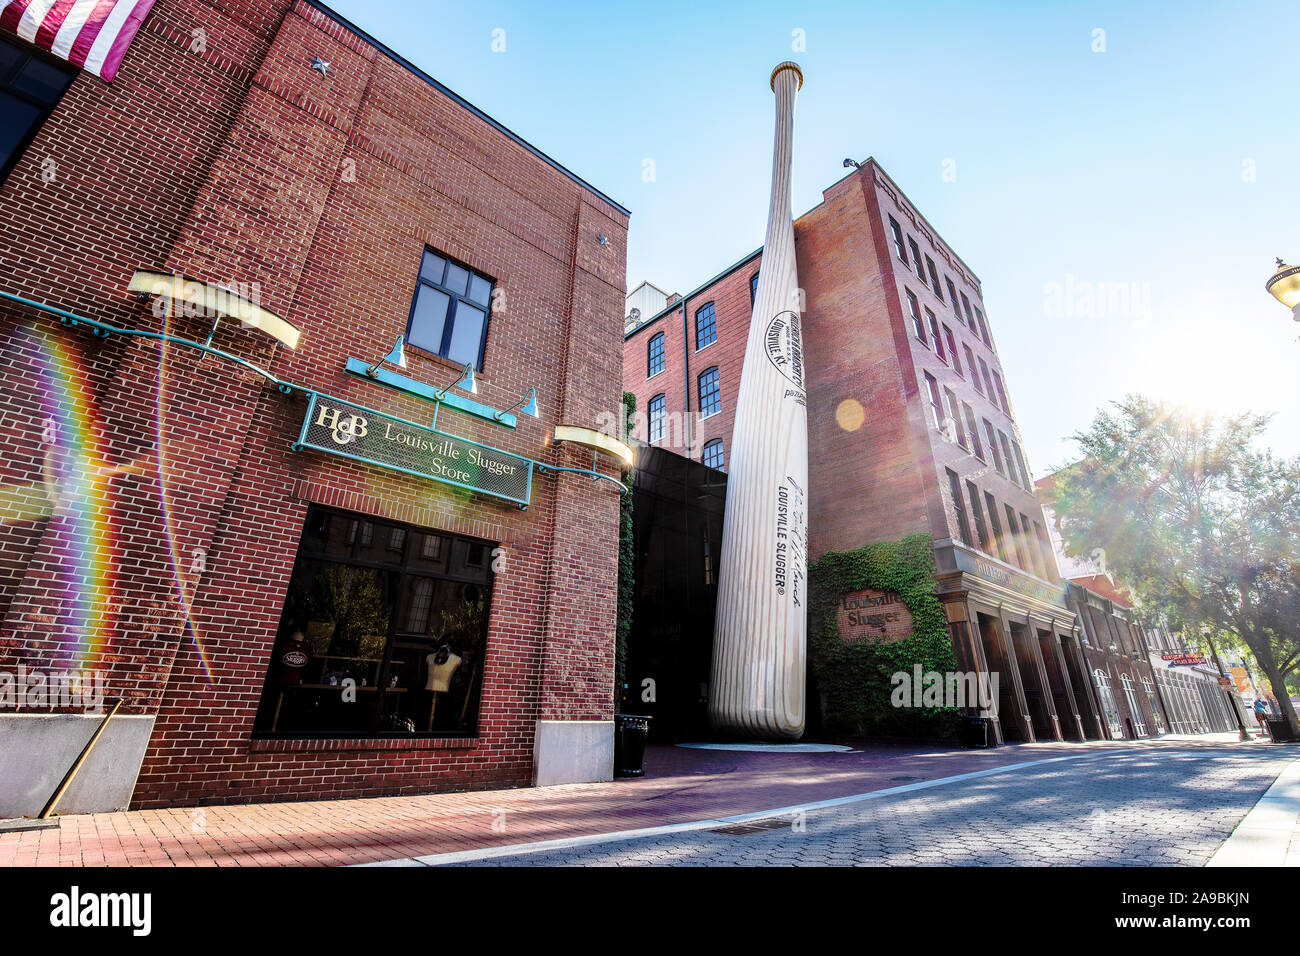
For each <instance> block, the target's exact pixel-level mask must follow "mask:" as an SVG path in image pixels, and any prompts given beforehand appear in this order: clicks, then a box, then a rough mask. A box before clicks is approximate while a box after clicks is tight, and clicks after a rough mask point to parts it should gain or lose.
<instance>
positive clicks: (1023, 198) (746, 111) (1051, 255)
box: [333, 0, 1300, 475]
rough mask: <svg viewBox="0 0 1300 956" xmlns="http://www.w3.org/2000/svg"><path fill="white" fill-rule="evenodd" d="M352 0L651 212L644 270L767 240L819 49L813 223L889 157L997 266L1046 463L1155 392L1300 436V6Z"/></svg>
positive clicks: (677, 283) (431, 66)
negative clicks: (784, 161) (791, 130)
mask: <svg viewBox="0 0 1300 956" xmlns="http://www.w3.org/2000/svg"><path fill="white" fill-rule="evenodd" d="M333 7H334V9H336V10H337V11H338V12H339V13H340V14H342V15H343V16H345V17H347V18H349V19H351V20H352V21H353V22H355V23H356V24H357V25H358V26H360V27H361V28H363V29H365V30H367V31H368V32H370V33H371V34H373V35H374V36H375V37H376V38H377V39H379V40H380V41H382V42H385V43H387V44H388V45H389V46H390V47H392V48H393V49H394V50H396V51H397V52H398V53H400V54H402V55H403V56H405V57H406V58H407V59H409V60H411V61H412V62H414V63H416V64H417V65H419V66H421V67H422V68H424V69H425V70H426V71H428V72H429V73H430V74H432V75H433V76H435V77H437V78H438V79H439V80H440V81H442V82H443V83H445V84H446V85H447V86H449V87H451V88H452V89H453V90H455V91H456V92H458V93H460V94H461V95H462V96H464V97H465V98H466V99H468V100H469V101H470V102H472V103H474V104H475V105H476V106H478V107H479V108H481V109H483V110H485V111H486V112H487V113H489V114H491V115H492V116H494V117H495V118H496V119H498V120H499V121H500V122H502V123H504V124H505V125H506V126H508V127H510V128H511V129H513V130H514V131H515V132H517V133H518V134H519V135H521V136H523V137H524V138H525V139H527V140H529V141H530V142H532V143H533V144H534V145H536V146H537V147H538V148H539V149H541V150H543V151H544V152H546V153H548V154H549V155H551V156H552V157H554V158H555V159H556V160H557V161H558V162H560V163H562V164H563V165H565V166H567V167H569V168H570V169H572V170H573V171H574V172H576V173H577V174H578V175H580V176H582V177H583V178H585V179H586V180H588V181H589V182H590V183H592V184H593V185H594V186H596V187H597V188H598V189H600V190H602V191H604V192H605V193H607V194H608V195H610V196H611V197H613V198H614V199H615V200H617V201H619V202H621V203H622V204H623V205H624V206H626V207H627V208H629V209H630V210H631V211H632V219H631V232H630V236H629V250H628V280H629V282H630V284H632V285H635V284H636V283H638V282H640V280H641V279H650V280H651V281H653V282H655V283H656V284H657V285H659V286H661V287H663V288H665V289H668V290H670V291H683V292H684V291H687V290H689V289H691V288H694V287H695V286H696V285H698V284H700V283H701V282H703V281H704V280H705V279H707V278H709V277H710V276H712V275H713V274H714V273H716V272H718V271H720V270H721V269H723V268H725V267H726V266H728V265H730V264H731V263H732V262H733V261H735V260H736V259H738V258H740V257H741V256H743V255H745V254H746V253H748V252H750V251H752V250H753V249H755V248H757V247H758V246H759V245H760V244H761V242H762V236H763V226H764V217H765V214H766V209H767V192H768V185H769V176H770V163H771V135H772V129H771V127H772V98H771V93H770V91H769V89H768V86H767V77H768V73H769V71H770V70H771V67H772V66H773V65H775V64H776V63H777V62H779V61H781V60H783V59H795V60H797V61H798V62H799V63H800V65H801V66H802V67H803V68H804V73H805V77H806V81H805V84H804V87H803V91H802V92H801V94H800V97H799V103H798V108H797V115H796V122H795V153H794V167H795V174H794V208H795V211H796V213H801V212H803V211H805V210H806V209H808V208H810V207H811V206H813V205H815V204H816V203H818V202H819V201H820V199H821V191H822V190H823V189H825V188H826V187H828V186H829V185H830V184H831V183H832V182H834V181H835V180H836V179H838V178H839V177H840V176H841V175H842V174H843V172H844V170H843V168H842V167H841V161H842V160H843V159H844V157H846V156H851V157H854V158H855V159H859V160H861V159H864V158H866V157H867V156H869V155H874V156H875V157H876V158H877V159H878V160H880V162H881V163H882V165H883V166H884V167H885V168H886V169H887V170H888V171H889V172H890V174H891V175H892V176H893V177H894V178H895V179H896V180H897V181H898V183H899V184H900V185H901V186H902V188H903V189H904V191H905V192H906V193H907V194H908V196H909V198H910V199H911V200H912V201H913V202H914V203H915V204H916V206H917V207H918V208H919V209H920V211H921V212H922V213H923V214H924V215H925V216H926V217H927V218H928V219H929V220H930V222H931V223H932V224H933V225H934V226H935V228H936V229H938V231H939V233H940V234H941V235H942V236H943V237H944V238H945V239H946V240H947V241H948V242H949V243H950V244H951V245H952V246H953V248H954V249H956V250H957V252H958V254H959V255H961V256H962V258H963V259H964V260H965V261H966V262H967V263H968V264H969V265H970V267H971V268H972V269H973V270H974V271H975V272H976V274H977V275H978V276H979V277H980V279H981V280H982V282H983V288H984V297H985V303H986V305H987V309H988V316H989V319H990V320H991V322H992V331H993V334H994V337H995V338H996V340H997V344H998V347H999V353H1000V356H1001V359H1002V363H1003V366H1004V368H1005V371H1006V378H1007V384H1008V386H1009V390H1010V392H1011V401H1012V404H1013V406H1014V407H1015V411H1016V416H1017V419H1018V421H1019V423H1020V427H1021V430H1022V432H1023V435H1024V438H1025V445H1026V450H1027V451H1028V453H1029V455H1030V464H1031V468H1032V469H1033V471H1034V473H1035V474H1036V475H1041V474H1043V473H1044V472H1046V471H1047V470H1048V469H1049V468H1050V467H1052V466H1055V465H1060V464H1064V463H1066V462H1067V461H1069V460H1070V459H1071V458H1072V457H1073V448H1072V446H1071V445H1070V444H1069V443H1068V441H1067V440H1066V439H1067V438H1068V436H1069V435H1070V434H1071V433H1072V432H1074V431H1076V430H1078V429H1080V428H1083V427H1084V426H1086V424H1087V423H1088V422H1089V421H1090V420H1091V418H1092V415H1093V413H1094V411H1095V410H1096V408H1097V407H1099V406H1101V405H1103V404H1105V403H1106V402H1108V401H1110V400H1112V399H1115V398H1118V397H1120V396H1121V395H1123V394H1124V393H1126V392H1130V391H1141V392H1145V393H1147V394H1150V395H1152V396H1155V397H1160V398H1166V399H1169V400H1172V401H1176V402H1182V403H1185V404H1188V405H1191V406H1193V407H1200V408H1205V409H1208V410H1214V411H1230V410H1234V409H1241V410H1245V409H1250V410H1254V411H1270V412H1275V413H1276V415H1277V417H1276V418H1275V420H1274V424H1273V427H1272V429H1271V431H1270V432H1269V436H1268V437H1269V444H1270V446H1271V447H1273V448H1274V449H1275V450H1277V451H1279V452H1281V453H1284V454H1287V455H1295V454H1300V376H1297V374H1296V372H1297V367H1298V366H1300V325H1297V324H1296V323H1294V322H1292V321H1291V317H1290V314H1289V312H1288V311H1287V310H1285V309H1284V308H1283V307H1282V306H1281V305H1279V304H1278V303H1277V302H1276V301H1275V300H1273V299H1272V298H1271V297H1270V296H1268V295H1267V294H1266V293H1265V292H1264V282H1265V280H1266V279H1267V278H1268V276H1269V275H1270V274H1271V272H1272V269H1273V258H1272V257H1273V256H1282V257H1283V258H1286V259H1287V260H1288V261H1289V262H1296V261H1298V260H1300V198H1298V197H1300V191H1298V190H1297V172H1298V171H1300V108H1298V107H1297V106H1296V103H1297V99H1296V90H1297V88H1298V87H1300V83H1297V80H1298V79H1300V65H1297V64H1298V62H1300V61H1298V60H1297V57H1296V48H1295V43H1294V39H1293V36H1292V34H1293V33H1294V24H1295V22H1296V16H1297V10H1296V8H1295V6H1294V5H1293V4H1290V5H1288V4H1283V3H1249V2H1246V3H1231V4H1229V3H1214V4H1211V3H1177V4H1172V3H1171V4H1144V5H1141V6H1138V5H1134V4H1129V3H1077V4H1070V3H1051V4H1044V3H926V2H911V3H901V2H899V3H878V2H877V3H869V2H857V3H813V4H795V3H788V2H787V3H763V2H758V3H753V2H747V3H743V4H741V3H704V2H695V3H677V2H668V3H653V4H650V3H647V4H614V3H554V4H540V3H536V2H530V3H524V2H516V3H491V2H487V3H474V4H458V5H451V4H445V3H427V2H415V0H384V2H383V3H375V2H373V0H372V2H366V3H362V2H359V0H334V2H333ZM1099 29H1100V30H1103V31H1104V37H1099V36H1098V35H1096V34H1095V33H1094V31H1096V30H1099ZM494 30H503V31H505V32H504V45H505V50H504V52H494V51H493V49H492V45H493V38H494V35H493V31H494ZM796 30H801V31H803V36H804V38H805V40H804V42H805V44H806V49H804V50H801V51H792V42H794V40H793V37H794V31H796ZM497 38H498V46H499V45H500V43H499V40H500V39H501V35H500V34H497ZM1099 39H1100V40H1104V47H1105V49H1104V52H1094V49H1093V48H1094V46H1098V45H1099V43H1098V40H1099ZM646 159H650V160H653V161H654V180H653V182H646V181H644V179H643V169H644V168H645V166H644V161H645V160H646ZM945 160H952V163H951V165H950V166H949V167H948V168H950V169H951V170H953V171H954V172H955V179H954V180H953V181H945V179H944V177H943V172H944V169H945V166H944V161H945ZM1067 289H1070V290H1073V296H1072V297H1071V298H1070V299H1069V300H1068V301H1067V300H1066V299H1065V297H1064V293H1065V291H1066V290H1067ZM1058 292H1059V293H1060V297H1059V298H1057V297H1054V295H1055V294H1056V293H1058ZM1089 293H1092V294H1093V297H1094V302H1097V303H1105V302H1109V303H1111V304H1112V306H1118V305H1121V304H1122V302H1121V299H1120V298H1118V295H1119V294H1120V293H1123V294H1124V295H1126V296H1127V299H1128V305H1127V308H1121V309H1114V308H1111V307H1108V308H1104V309H1103V308H1101V307H1100V306H1099V305H1094V306H1093V307H1092V308H1091V309H1089V307H1088V302H1087V296H1088V294H1089ZM612 320H613V321H617V317H615V318H614V319H612ZM810 374H811V373H810Z"/></svg>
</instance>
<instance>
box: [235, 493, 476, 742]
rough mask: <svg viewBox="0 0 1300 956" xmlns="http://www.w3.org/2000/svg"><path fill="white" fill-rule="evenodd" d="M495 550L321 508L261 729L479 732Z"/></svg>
mask: <svg viewBox="0 0 1300 956" xmlns="http://www.w3.org/2000/svg"><path fill="white" fill-rule="evenodd" d="M491 547H492V546H491V545H490V544H488V543H486V542H482V541H474V540H471V539H468V538H461V537H456V536H453V535H447V534H442V533H439V532H434V531H428V530H425V529H421V528H409V527H406V526H403V525H399V524H396V523H394V522H390V521H381V520H377V519H373V518H369V517H365V516H362V515H352V514H345V513H343V512H338V511H331V510H327V509H324V508H316V507H313V508H311V509H310V510H309V511H308V513H307V525H306V528H305V529H304V531H303V537H302V541H301V543H300V544H299V548H298V557H297V560H296V562H295V563H294V568H293V576H292V579H291V581H290V584H289V591H288V593H287V595H286V596H285V602H284V610H283V612H282V615H281V619H280V630H279V634H278V637H277V640H276V644H275V650H274V653H272V655H271V664H270V668H269V670H268V672H267V675H266V684H265V689H264V691H263V694H262V703H261V707H260V708H259V709H258V713H257V721H256V723H255V725H254V733H255V735H256V736H259V737H403V736H421V735H424V736H430V735H431V736H437V737H449V736H462V737H464V736H474V735H475V734H476V732H477V727H478V709H479V694H480V691H481V685H482V672H483V659H484V654H485V652H486V649H487V616H488V606H489V603H490V601H491V596H492V572H491V569H490V567H489V565H490V562H489V561H487V560H486V556H487V555H488V553H489V551H490V549H491Z"/></svg>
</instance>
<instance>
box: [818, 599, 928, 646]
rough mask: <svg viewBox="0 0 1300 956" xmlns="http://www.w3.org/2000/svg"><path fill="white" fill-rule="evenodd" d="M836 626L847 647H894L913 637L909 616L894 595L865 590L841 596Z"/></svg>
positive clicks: (910, 613)
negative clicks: (867, 645) (862, 644)
mask: <svg viewBox="0 0 1300 956" xmlns="http://www.w3.org/2000/svg"><path fill="white" fill-rule="evenodd" d="M836 623H837V624H838V625H839V631H840V640H842V641H843V642H844V643H846V644H858V643H861V642H864V641H865V642H867V643H870V644H895V643H897V642H898V641H903V640H906V639H907V638H909V637H911V636H912V612H911V611H910V610H908V607H907V605H906V604H904V603H903V599H902V598H901V597H900V596H899V595H898V593H897V592H895V591H877V590H874V589H872V588H867V589H866V590H862V591H853V592H851V593H849V594H842V595H840V606H839V608H838V609H837V610H836Z"/></svg>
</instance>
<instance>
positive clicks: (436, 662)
mask: <svg viewBox="0 0 1300 956" xmlns="http://www.w3.org/2000/svg"><path fill="white" fill-rule="evenodd" d="M424 663H425V666H426V667H427V668H428V670H429V678H428V680H427V681H426V683H425V685H424V689H425V690H427V691H431V692H432V694H433V699H432V700H431V701H430V702H429V730H433V713H434V710H435V709H436V708H437V706H438V696H439V695H440V694H445V693H446V692H447V689H448V688H449V687H450V686H451V675H452V674H454V673H456V668H458V667H460V657H459V656H458V655H457V654H454V653H453V652H452V650H451V648H450V647H449V646H448V645H446V644H443V645H442V646H441V647H439V648H438V649H437V650H436V651H434V652H433V653H432V654H427V655H425V658H424Z"/></svg>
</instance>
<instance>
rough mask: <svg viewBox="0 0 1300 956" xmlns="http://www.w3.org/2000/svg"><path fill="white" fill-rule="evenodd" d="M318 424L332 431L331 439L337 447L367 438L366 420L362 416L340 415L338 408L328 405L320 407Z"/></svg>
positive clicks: (317, 418)
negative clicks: (357, 439)
mask: <svg viewBox="0 0 1300 956" xmlns="http://www.w3.org/2000/svg"><path fill="white" fill-rule="evenodd" d="M316 424H317V425H321V426H323V427H325V428H328V429H329V430H330V437H331V438H333V439H334V443H335V444H336V445H346V444H348V443H349V442H351V441H352V440H353V439H356V438H364V437H365V436H366V420H365V419H364V418H362V417H361V416H360V415H347V416H343V415H340V414H339V410H338V409H337V408H330V407H329V406H328V405H322V406H321V407H320V414H318V415H317V416H316Z"/></svg>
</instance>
